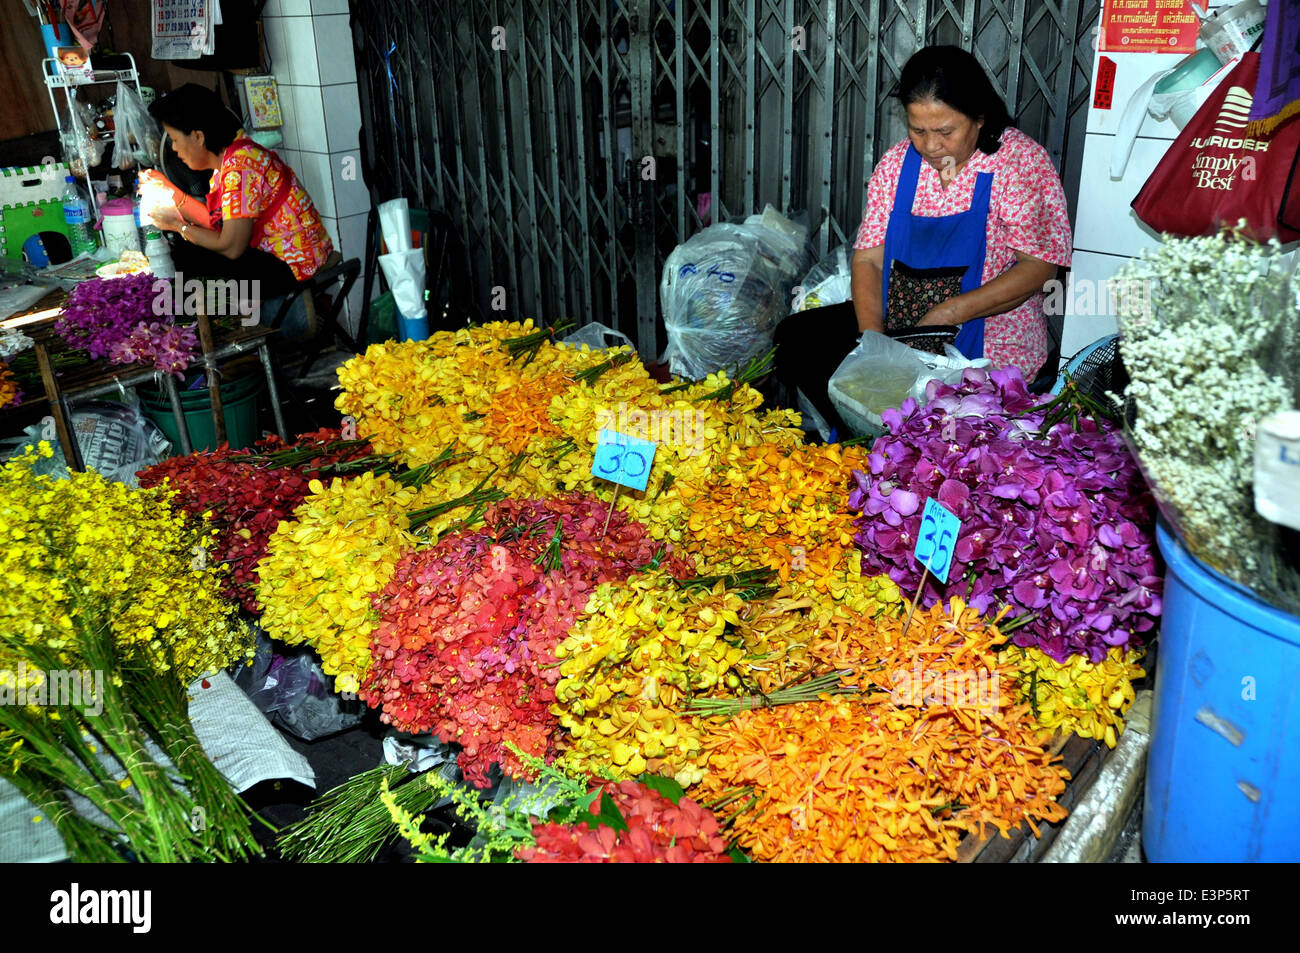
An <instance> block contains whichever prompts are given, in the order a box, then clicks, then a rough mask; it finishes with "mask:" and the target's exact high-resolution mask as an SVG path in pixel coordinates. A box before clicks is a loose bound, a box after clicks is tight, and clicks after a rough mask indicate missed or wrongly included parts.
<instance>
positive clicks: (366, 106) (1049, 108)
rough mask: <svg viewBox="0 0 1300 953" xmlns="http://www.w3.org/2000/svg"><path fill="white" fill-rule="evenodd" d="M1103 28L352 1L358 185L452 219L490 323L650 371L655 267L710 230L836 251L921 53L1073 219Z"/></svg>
mask: <svg viewBox="0 0 1300 953" xmlns="http://www.w3.org/2000/svg"><path fill="white" fill-rule="evenodd" d="M1099 11H1100V3H1099V0H1032V2H1030V0H821V2H811V0H692V2H680V0H564V2H561V0H509V2H506V0H477V2H474V3H466V4H445V3H435V2H432V0H366V2H353V3H352V24H353V33H354V40H355V43H356V49H357V58H358V82H359V85H360V87H361V105H362V114H363V121H364V124H365V125H364V130H365V134H366V139H367V143H366V146H365V148H366V158H367V166H368V182H369V185H370V189H371V192H372V195H373V197H374V198H375V200H376V201H383V200H385V199H388V198H392V197H395V196H398V195H405V196H407V197H408V198H410V199H411V201H412V202H413V204H417V205H421V206H424V207H432V208H439V209H442V210H444V211H445V212H447V214H448V215H450V216H451V218H452V220H453V221H454V222H455V223H456V225H457V227H458V228H459V229H460V231H461V238H462V240H463V242H464V244H465V247H466V249H467V251H468V255H469V259H470V269H471V273H472V279H473V283H474V287H475V288H476V289H477V291H478V294H479V299H480V300H479V304H480V307H481V308H482V310H483V312H484V313H485V314H487V315H492V314H494V313H497V314H500V315H501V316H503V317H504V316H509V317H521V318H522V317H538V318H541V319H542V320H544V321H546V322H548V323H549V322H552V321H554V320H556V319H558V318H563V317H572V318H575V319H577V320H578V321H579V323H585V322H587V321H590V320H600V321H603V322H605V323H607V324H612V325H615V326H618V327H619V328H620V329H621V330H623V331H624V332H625V333H627V334H629V335H630V336H632V337H633V338H634V339H635V340H636V341H637V342H638V345H639V349H640V352H641V354H642V356H643V357H645V358H647V359H653V358H654V357H655V356H657V354H658V353H659V352H660V350H661V349H662V347H663V344H664V338H663V332H662V321H661V320H660V319H659V317H658V310H659V309H658V285H659V275H660V271H661V269H662V266H663V261H664V259H665V257H666V256H667V255H668V253H669V252H671V251H672V249H673V247H674V246H675V245H677V244H678V243H679V242H681V241H683V240H685V239H686V238H688V237H689V236H690V235H692V234H694V233H695V232H697V231H699V230H700V229H701V228H702V227H704V226H705V225H706V224H708V223H709V222H717V221H726V220H731V219H736V218H741V217H743V216H745V215H748V214H751V213H753V212H756V211H761V210H762V208H763V206H764V205H766V204H768V203H770V204H772V205H774V206H776V207H777V208H779V209H780V210H781V211H783V212H786V213H798V212H803V213H806V215H807V217H808V220H809V222H810V224H811V225H812V226H814V227H815V228H817V231H816V232H815V246H816V250H817V252H818V253H819V254H821V253H824V252H825V251H826V250H827V249H828V248H831V247H834V246H836V245H839V244H841V243H844V242H851V241H852V240H853V237H854V235H855V234H856V231H857V227H858V223H859V221H860V219H861V216H862V211H863V207H864V204H865V201H866V184H867V180H868V178H869V177H870V174H871V169H872V168H873V166H874V164H875V162H876V161H877V159H878V158H879V156H880V155H881V154H882V153H883V152H884V151H885V149H887V148H888V147H889V146H890V145H892V144H893V143H894V142H897V141H898V140H899V139H901V138H902V137H903V136H904V134H905V132H904V128H903V123H902V121H901V113H900V111H899V108H898V106H897V103H896V101H895V100H893V99H892V98H891V96H892V94H893V93H894V91H895V89H896V85H897V80H898V75H899V73H900V71H901V69H902V66H903V63H904V62H906V60H907V58H908V57H909V56H910V55H911V54H912V53H913V52H914V51H915V50H916V49H917V48H919V47H920V46H922V45H925V44H927V43H950V44H953V45H957V46H962V47H964V48H966V49H969V50H972V51H973V52H974V53H975V55H976V56H977V57H978V58H979V59H980V62H981V63H982V64H983V65H984V67H985V68H986V69H987V70H988V72H989V74H990V75H991V76H992V77H993V79H994V82H995V85H996V86H997V87H998V89H999V91H1000V92H1002V93H1003V94H1004V96H1005V98H1006V100H1007V102H1008V105H1009V106H1010V107H1011V109H1012V112H1013V114H1014V115H1015V116H1016V117H1017V120H1018V125H1019V126H1020V128H1021V129H1023V130H1024V131H1025V132H1027V133H1028V134H1030V135H1032V136H1033V137H1034V138H1035V139H1037V140H1038V141H1039V142H1041V143H1043V145H1044V146H1045V147H1046V148H1047V149H1048V151H1049V152H1050V153H1051V155H1052V157H1053V158H1054V159H1055V160H1056V161H1057V164H1058V166H1059V167H1060V168H1062V169H1063V170H1064V171H1065V177H1066V183H1067V194H1069V195H1070V196H1071V201H1072V202H1073V195H1074V193H1075V191H1077V181H1078V173H1077V161H1078V159H1077V153H1078V151H1079V149H1080V148H1081V135H1082V127H1083V125H1084V123H1085V121H1086V116H1087V109H1086V106H1087V102H1088V96H1089V91H1090V80H1091V76H1090V74H1091V68H1092V44H1091V37H1090V36H1089V35H1088V34H1089V32H1090V31H1091V29H1092V27H1093V26H1094V25H1095V23H1096V22H1097V20H1098V16H1099ZM832 38H833V40H832ZM1072 160H1073V164H1072ZM494 306H502V309H501V310H495V309H494Z"/></svg>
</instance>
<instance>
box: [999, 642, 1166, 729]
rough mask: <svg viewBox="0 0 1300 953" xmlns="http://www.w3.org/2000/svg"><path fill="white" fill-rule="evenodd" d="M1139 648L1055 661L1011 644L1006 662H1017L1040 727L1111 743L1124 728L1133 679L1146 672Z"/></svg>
mask: <svg viewBox="0 0 1300 953" xmlns="http://www.w3.org/2000/svg"><path fill="white" fill-rule="evenodd" d="M1143 654H1144V653H1143V652H1142V651H1140V650H1137V649H1129V650H1128V651H1127V652H1125V651H1124V650H1123V649H1121V648H1119V647H1115V648H1112V649H1111V650H1110V651H1109V652H1108V653H1107V654H1106V658H1105V659H1103V660H1102V661H1101V662H1099V663H1097V664H1093V663H1092V662H1090V661H1088V659H1087V658H1086V657H1084V656H1082V655H1075V656H1071V658H1070V660H1069V661H1068V662H1064V663H1062V662H1058V661H1056V660H1055V659H1053V658H1051V657H1050V656H1048V655H1045V654H1043V652H1041V651H1040V650H1038V649H1036V648H1029V649H1020V648H1009V649H1007V650H1005V651H1004V652H1003V653H1002V658H1003V660H1004V661H1007V662H1010V663H1012V664H1015V665H1018V666H1019V669H1020V689H1021V691H1022V692H1023V693H1024V695H1025V697H1026V698H1027V699H1028V700H1029V701H1030V702H1031V704H1032V706H1033V711H1034V716H1035V717H1036V718H1037V720H1038V722H1039V723H1040V724H1041V725H1042V726H1043V727H1044V728H1053V729H1055V728H1060V729H1063V730H1065V731H1072V732H1074V733H1075V734H1077V735H1082V736H1083V737H1084V738H1095V739H1097V740H1098V741H1104V742H1106V745H1107V747H1110V748H1113V747H1115V745H1116V744H1117V743H1118V740H1119V735H1120V734H1122V733H1123V731H1124V717H1123V716H1124V714H1125V713H1126V712H1127V711H1128V710H1129V706H1131V705H1132V704H1133V701H1134V698H1135V697H1136V696H1135V693H1134V691H1133V682H1134V681H1135V680H1136V679H1139V678H1142V677H1143V676H1144V675H1145V674H1146V672H1145V671H1144V670H1143V669H1142V667H1141V666H1140V665H1139V664H1138V663H1139V662H1140V661H1141V659H1142V656H1143Z"/></svg>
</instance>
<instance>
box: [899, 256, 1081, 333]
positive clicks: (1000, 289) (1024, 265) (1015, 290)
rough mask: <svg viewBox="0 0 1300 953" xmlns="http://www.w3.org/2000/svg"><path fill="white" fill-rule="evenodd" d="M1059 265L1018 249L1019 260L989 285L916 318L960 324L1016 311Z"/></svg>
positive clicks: (928, 322) (921, 324)
mask: <svg viewBox="0 0 1300 953" xmlns="http://www.w3.org/2000/svg"><path fill="white" fill-rule="evenodd" d="M1056 268H1057V266H1056V265H1054V264H1052V263H1051V262H1048V261H1043V260H1042V259H1040V258H1035V257H1033V256H1032V255H1026V254H1025V253H1024V252H1020V251H1018V252H1016V263H1015V264H1014V265H1012V266H1011V267H1010V268H1008V269H1007V270H1006V271H1004V272H1003V273H1002V274H1000V275H998V276H997V277H996V278H994V279H993V280H992V281H990V282H989V283H988V284H986V285H981V286H980V287H978V288H976V289H975V290H974V291H968V292H966V293H965V294H960V295H957V296H956V297H955V298H949V299H948V300H947V301H945V302H943V303H942V304H938V305H935V306H934V307H933V308H931V309H930V310H929V311H928V312H926V315H925V317H923V318H922V319H921V320H920V321H918V322H916V326H917V327H918V328H919V327H935V326H938V325H961V324H965V323H966V322H967V321H973V320H974V319H975V318H986V317H989V316H991V315H995V314H1005V313H1006V312H1007V311H1014V310H1015V309H1016V308H1018V307H1020V306H1021V305H1022V304H1024V303H1025V302H1026V301H1028V300H1029V299H1030V298H1032V297H1033V296H1034V295H1036V294H1038V292H1040V291H1042V290H1043V286H1044V285H1045V284H1047V282H1049V281H1051V280H1052V278H1054V277H1055V276H1056Z"/></svg>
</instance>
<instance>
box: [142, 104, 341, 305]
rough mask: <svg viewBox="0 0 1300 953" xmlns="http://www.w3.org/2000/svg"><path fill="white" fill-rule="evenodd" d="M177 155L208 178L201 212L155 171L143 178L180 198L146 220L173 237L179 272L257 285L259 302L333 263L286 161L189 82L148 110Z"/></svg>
mask: <svg viewBox="0 0 1300 953" xmlns="http://www.w3.org/2000/svg"><path fill="white" fill-rule="evenodd" d="M149 112H150V114H151V115H152V116H153V117H154V118H155V119H157V120H158V121H159V122H161V123H162V127H163V132H165V133H166V134H167V138H168V139H169V140H170V141H171V145H172V148H173V149H174V150H175V152H176V155H177V156H178V157H179V158H180V160H181V161H182V162H184V163H185V164H186V165H187V166H189V167H190V168H191V169H195V170H211V171H212V172H213V175H212V179H211V186H210V190H209V192H208V196H207V203H206V206H205V204H204V203H202V202H200V201H199V200H198V199H195V198H193V197H191V196H187V195H184V193H182V192H181V191H180V190H179V189H176V188H175V186H172V184H171V183H170V182H168V181H167V180H166V178H165V177H164V176H162V175H161V174H160V173H158V172H147V173H145V174H144V175H145V176H146V177H150V178H153V179H154V180H155V181H159V182H161V183H163V184H164V185H166V186H168V187H170V188H171V189H172V191H173V194H174V195H176V196H177V204H176V207H175V208H168V209H164V210H162V211H160V212H156V213H154V214H153V215H152V216H151V217H152V218H153V220H154V222H155V223H156V224H157V225H158V227H159V228H163V229H167V230H170V231H174V232H176V233H178V235H179V236H180V238H181V239H182V241H180V242H177V243H174V246H173V249H172V260H173V262H174V263H175V265H176V270H177V272H178V273H185V274H188V275H192V276H195V277H204V278H220V279H228V278H235V279H241V280H256V281H259V282H260V288H259V297H260V298H261V299H262V300H265V299H267V298H273V297H277V296H279V295H283V294H287V293H288V292H289V291H291V290H293V288H294V287H295V286H296V285H297V284H298V283H299V282H301V281H305V280H307V279H308V278H310V277H311V276H312V275H314V274H315V273H316V272H317V270H319V269H320V268H321V267H322V266H324V265H325V264H326V263H327V262H330V263H332V262H333V260H335V259H336V257H337V256H336V253H335V252H334V246H333V245H332V244H331V242H330V238H329V235H328V234H327V233H326V231H325V226H324V224H323V223H322V222H321V219H320V215H319V214H318V213H317V212H316V207H315V206H314V205H313V204H312V201H311V197H310V196H309V195H308V194H307V192H306V190H305V189H304V188H303V187H302V185H301V184H300V183H299V182H298V180H297V177H296V176H295V175H294V174H293V170H292V169H290V168H289V167H288V166H287V165H286V164H285V163H284V161H283V160H281V159H280V157H279V156H277V155H276V154H275V153H274V152H272V151H271V150H270V149H266V148H264V147H262V146H259V145H258V144H257V143H255V142H253V140H251V139H249V138H247V137H246V136H245V135H244V132H243V130H242V129H240V128H239V122H238V120H236V118H235V116H234V114H233V113H231V112H230V110H228V109H227V108H226V107H225V105H223V104H222V102H221V99H220V98H219V97H218V96H217V94H216V93H214V92H213V91H212V90H209V89H204V88H203V87H202V86H198V85H195V84H193V83H187V84H185V85H184V86H181V87H180V88H178V89H177V90H175V91H174V92H171V93H168V94H167V95H165V96H163V97H162V98H160V99H159V100H158V101H156V102H155V103H153V105H151V106H150V107H149Z"/></svg>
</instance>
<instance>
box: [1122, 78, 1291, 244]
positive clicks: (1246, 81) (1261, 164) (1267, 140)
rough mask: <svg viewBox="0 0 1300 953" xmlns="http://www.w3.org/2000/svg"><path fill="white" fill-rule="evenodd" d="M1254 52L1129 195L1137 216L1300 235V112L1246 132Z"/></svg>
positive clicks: (1161, 222)
mask: <svg viewBox="0 0 1300 953" xmlns="http://www.w3.org/2000/svg"><path fill="white" fill-rule="evenodd" d="M1258 75H1259V54H1258V53H1247V54H1245V55H1244V56H1243V57H1242V60H1241V62H1240V63H1239V64H1237V66H1236V67H1235V68H1234V69H1233V71H1232V72H1231V73H1229V74H1228V76H1227V77H1226V78H1225V79H1224V80H1223V82H1221V83H1220V84H1219V85H1218V87H1217V88H1216V89H1215V91H1214V93H1213V94H1212V95H1211V96H1210V98H1209V99H1208V100H1206V102H1205V104H1204V105H1203V106H1202V107H1201V108H1200V110H1199V111H1198V112H1197V113H1196V116H1195V117H1194V118H1193V119H1192V121H1191V122H1190V123H1188V124H1187V128H1185V129H1184V130H1183V131H1182V134H1181V135H1180V136H1179V137H1178V138H1177V139H1175V140H1174V143H1173V145H1171V146H1170V147H1169V151H1168V152H1167V153H1165V157H1164V158H1163V159H1161V160H1160V164H1159V165H1158V166H1156V170H1155V171H1154V172H1153V173H1151V178H1149V179H1147V181H1146V184H1145V185H1144V186H1142V191H1140V192H1138V194H1137V198H1135V199H1134V200H1133V211H1134V212H1135V213H1136V214H1137V217H1138V218H1140V219H1141V220H1142V221H1144V222H1146V224H1148V225H1150V226H1151V227H1152V228H1154V229H1156V230H1157V231H1160V232H1168V233H1170V234H1171V235H1182V236H1185V237H1192V236H1196V235H1209V234H1213V233H1214V232H1217V231H1218V230H1219V229H1221V228H1223V227H1224V226H1225V225H1227V226H1235V225H1236V224H1237V223H1238V222H1239V221H1240V220H1241V219H1245V220H1246V225H1247V233H1248V234H1249V235H1250V236H1251V237H1253V238H1254V239H1256V240H1257V241H1261V242H1262V241H1267V240H1268V239H1270V238H1277V239H1278V240H1279V241H1282V242H1289V241H1295V240H1297V239H1300V183H1297V182H1296V177H1297V176H1296V157H1297V152H1300V117H1298V118H1295V119H1291V120H1289V121H1287V122H1284V123H1283V124H1282V125H1281V126H1278V127H1277V128H1276V129H1274V130H1273V132H1272V133H1271V134H1269V135H1267V136H1258V137H1256V136H1247V135H1246V122H1247V120H1248V119H1249V117H1250V106H1251V101H1252V98H1253V97H1252V92H1253V90H1254V89H1255V80H1256V78H1257V77H1258Z"/></svg>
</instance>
